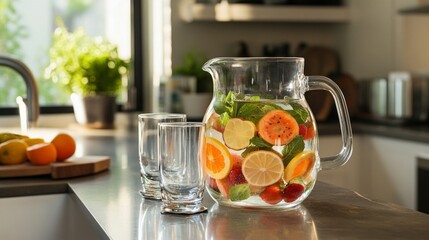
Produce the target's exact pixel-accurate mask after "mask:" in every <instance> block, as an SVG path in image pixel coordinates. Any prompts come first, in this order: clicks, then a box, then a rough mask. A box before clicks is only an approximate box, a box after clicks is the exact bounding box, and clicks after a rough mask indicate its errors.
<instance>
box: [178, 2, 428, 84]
mask: <svg viewBox="0 0 429 240" xmlns="http://www.w3.org/2000/svg"><path fill="white" fill-rule="evenodd" d="M183 1H186V0H181V1H171V2H172V14H171V16H172V65H173V67H174V66H176V65H178V64H180V63H181V62H182V56H183V54H185V53H187V52H190V51H194V50H197V51H200V52H204V53H206V54H207V56H208V57H210V58H211V57H215V56H225V55H228V56H231V55H234V53H235V52H236V49H237V42H238V41H240V40H244V41H246V42H248V44H249V47H250V53H251V54H252V55H254V56H256V55H261V49H262V45H263V44H265V43H270V44H280V43H284V42H288V43H290V44H291V49H292V50H294V49H295V47H296V46H297V44H298V43H299V42H300V41H305V42H307V43H309V44H318V45H324V46H328V47H333V48H335V49H337V50H338V52H339V54H340V57H341V60H342V65H343V69H344V71H346V72H349V73H351V74H352V75H353V76H354V77H355V78H357V79H361V78H370V77H377V76H386V75H387V73H388V72H389V71H392V70H425V69H429V61H426V56H427V55H428V53H429V48H426V45H427V44H426V42H427V40H428V39H429V30H428V28H427V27H426V26H427V23H429V15H428V16H418V17H416V16H404V15H400V14H398V13H397V10H398V9H402V8H404V7H408V6H415V5H416V4H417V1H416V0H377V1H361V0H348V1H345V4H346V5H348V6H349V7H350V14H351V20H350V21H349V22H348V23H337V24H332V23H252V22H246V23H228V22H193V23H186V22H183V21H182V20H181V19H180V16H179V8H180V6H181V3H183Z"/></svg>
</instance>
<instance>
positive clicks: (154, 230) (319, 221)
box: [0, 127, 429, 240]
mask: <svg viewBox="0 0 429 240" xmlns="http://www.w3.org/2000/svg"><path fill="white" fill-rule="evenodd" d="M322 129H323V127H322V128H321V133H322V134H324V133H323V131H327V130H326V129H324V130H322ZM363 129H367V128H365V127H363ZM358 131H361V130H358ZM374 131H375V130H374ZM326 134H327V133H326ZM428 135H429V134H428ZM76 139H77V143H78V144H77V146H78V150H77V153H79V154H82V155H108V156H110V157H111V159H112V164H111V168H110V170H109V171H106V172H103V173H99V174H97V175H92V176H87V177H80V178H74V179H67V180H51V179H49V178H48V177H28V178H12V179H2V180H0V197H8V196H21V195H34V194H48V193H68V194H71V195H73V196H74V197H76V199H79V201H80V204H81V207H82V208H83V209H85V211H86V212H87V213H89V214H87V216H88V217H89V218H90V219H94V221H93V222H94V227H96V228H97V229H98V230H99V231H98V232H99V234H100V239H107V238H110V239H121V240H123V239H262V238H264V237H265V238H267V239H426V238H427V236H428V235H429V215H426V214H423V213H419V212H416V211H414V210H410V209H406V208H403V207H400V206H398V205H394V204H390V203H385V202H377V201H374V200H371V199H368V198H365V197H364V196H361V195H359V194H358V193H355V192H352V191H350V190H347V189H343V188H339V187H335V186H333V185H329V184H326V183H323V182H317V184H316V187H315V189H314V190H313V192H312V193H311V195H310V196H309V198H308V199H307V200H305V201H304V203H303V204H302V205H301V206H299V207H297V208H295V209H292V210H288V211H269V210H258V211H251V210H239V209H234V208H229V207H223V206H218V205H217V204H215V203H214V202H213V200H211V198H210V197H209V196H206V197H205V198H204V204H205V205H206V206H207V207H208V208H209V212H208V213H203V214H198V215H192V216H181V215H180V216H177V215H162V214H160V211H159V210H160V202H158V201H153V200H145V199H142V198H141V197H140V195H139V193H138V191H139V190H140V188H141V186H140V172H139V163H138V157H137V134H136V133H135V131H131V132H129V133H128V134H112V135H103V134H100V135H98V136H90V135H77V136H76ZM112 146H114V147H112Z"/></svg>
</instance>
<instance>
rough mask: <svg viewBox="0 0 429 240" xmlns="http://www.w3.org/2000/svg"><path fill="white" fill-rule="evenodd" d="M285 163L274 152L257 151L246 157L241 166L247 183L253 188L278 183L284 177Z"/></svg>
mask: <svg viewBox="0 0 429 240" xmlns="http://www.w3.org/2000/svg"><path fill="white" fill-rule="evenodd" d="M283 169H284V168H283V161H282V159H281V157H280V156H279V155H278V154H277V153H274V152H271V151H265V150H257V151H254V152H252V153H250V154H248V155H247V156H246V158H244V161H243V165H242V166H241V170H242V172H243V175H244V177H245V178H246V180H247V182H248V183H249V184H250V185H253V186H260V187H265V186H269V185H271V184H273V183H275V182H277V181H279V180H280V178H281V177H282V175H283Z"/></svg>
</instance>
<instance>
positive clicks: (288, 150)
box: [282, 135, 305, 166]
mask: <svg viewBox="0 0 429 240" xmlns="http://www.w3.org/2000/svg"><path fill="white" fill-rule="evenodd" d="M304 147H305V144H304V138H303V137H302V136H301V135H299V136H297V137H295V138H294V139H292V141H291V142H289V143H288V144H286V146H284V147H283V151H282V154H283V163H284V165H285V166H287V164H288V163H289V161H290V160H292V158H293V157H295V156H296V155H297V154H298V153H300V152H302V151H304Z"/></svg>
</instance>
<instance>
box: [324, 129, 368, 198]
mask: <svg viewBox="0 0 429 240" xmlns="http://www.w3.org/2000/svg"><path fill="white" fill-rule="evenodd" d="M341 147H342V142H341V137H340V136H339V135H332V136H321V137H319V155H320V156H321V157H327V156H333V155H336V154H337V153H338V152H339V151H340V148H341ZM359 173H360V151H359V136H356V135H354V136H353V154H352V156H351V158H350V159H349V161H348V162H347V163H346V164H345V165H343V166H341V167H338V168H334V169H327V170H322V171H320V172H319V174H318V180H321V181H324V182H327V183H331V184H333V185H336V186H339V187H344V188H348V189H350V190H354V191H359V190H360V178H359V177H360V176H359Z"/></svg>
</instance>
